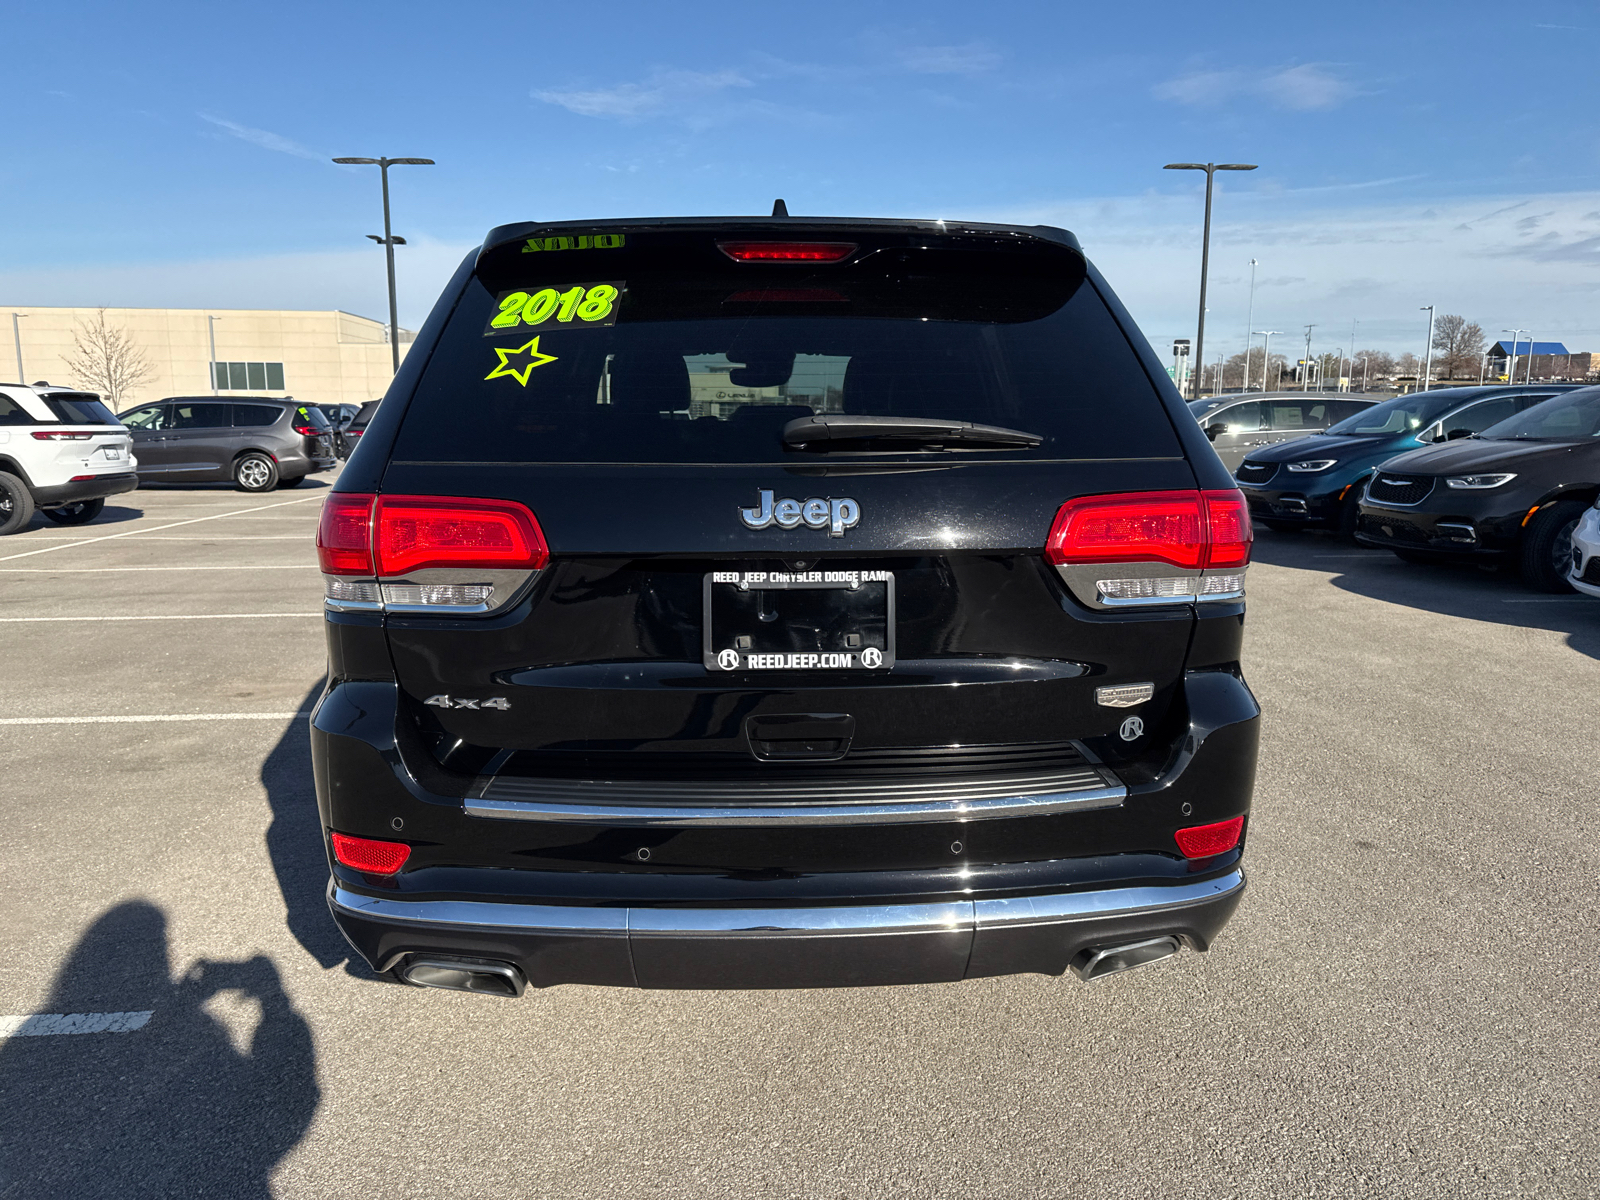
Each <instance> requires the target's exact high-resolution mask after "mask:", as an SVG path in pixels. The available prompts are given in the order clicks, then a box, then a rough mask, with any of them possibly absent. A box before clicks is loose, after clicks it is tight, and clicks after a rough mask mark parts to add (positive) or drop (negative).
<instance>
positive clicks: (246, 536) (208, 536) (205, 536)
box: [28, 533, 306, 542]
mask: <svg viewBox="0 0 1600 1200" xmlns="http://www.w3.org/2000/svg"><path fill="white" fill-rule="evenodd" d="M28 540H29V541H30V542H93V541H98V540H99V539H98V538H92V537H84V536H83V535H82V534H77V535H74V534H70V533H35V534H30V535H29V537H28ZM144 540H145V541H147V542H304V541H305V540H306V536H305V534H303V533H228V534H221V533H202V534H187V533H169V534H164V535H161V536H159V537H158V536H155V535H151V536H150V537H147V538H145V539H144Z"/></svg>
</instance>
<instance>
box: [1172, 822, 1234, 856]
mask: <svg viewBox="0 0 1600 1200" xmlns="http://www.w3.org/2000/svg"><path fill="white" fill-rule="evenodd" d="M1243 832H1244V818H1243V817H1234V818H1233V819H1232V820H1228V821H1218V822H1217V823H1216V824H1214V825H1191V826H1190V827H1189V828H1188V829H1180V830H1178V832H1177V833H1175V834H1173V835H1172V836H1173V837H1174V838H1175V839H1176V840H1177V843H1178V849H1179V850H1181V851H1183V856H1184V857H1185V858H1211V857H1212V856H1213V855H1217V854H1226V853H1227V852H1228V851H1229V850H1232V849H1233V848H1234V847H1235V846H1237V845H1238V844H1239V835H1240V834H1241V833H1243Z"/></svg>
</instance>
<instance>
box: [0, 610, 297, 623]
mask: <svg viewBox="0 0 1600 1200" xmlns="http://www.w3.org/2000/svg"><path fill="white" fill-rule="evenodd" d="M324 615H326V614H324V613H319V612H314V613H171V614H166V613H162V614H157V615H151V616H138V617H98V616H89V617H0V623H4V624H7V625H20V624H23V623H25V622H33V621H235V620H252V621H254V620H262V619H265V618H269V617H320V616H324Z"/></svg>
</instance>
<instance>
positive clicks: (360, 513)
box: [317, 492, 377, 575]
mask: <svg viewBox="0 0 1600 1200" xmlns="http://www.w3.org/2000/svg"><path fill="white" fill-rule="evenodd" d="M376 499H377V497H375V496H371V495H365V494H361V493H348V492H335V493H334V494H333V495H331V496H329V497H328V498H327V499H326V500H324V501H323V502H322V517H321V519H319V520H318V521H317V560H318V561H319V562H320V563H321V564H322V573H323V574H324V575H371V574H373V568H372V504H373V501H374V500H376Z"/></svg>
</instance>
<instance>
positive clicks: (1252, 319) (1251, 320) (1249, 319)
mask: <svg viewBox="0 0 1600 1200" xmlns="http://www.w3.org/2000/svg"><path fill="white" fill-rule="evenodd" d="M1256 266H1257V263H1256V260H1255V259H1253V258H1252V259H1251V260H1250V307H1249V309H1248V310H1247V312H1246V315H1245V319H1244V386H1243V387H1242V388H1240V389H1239V390H1240V391H1241V392H1248V391H1249V390H1250V326H1252V325H1254V324H1255V323H1256ZM1266 384H1267V364H1266V361H1265V360H1263V361H1262V363H1261V386H1262V388H1263V390H1264V389H1265V388H1266Z"/></svg>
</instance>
